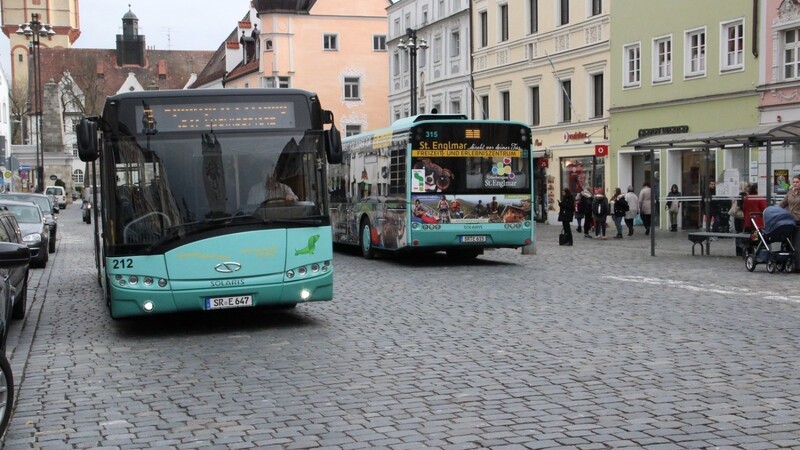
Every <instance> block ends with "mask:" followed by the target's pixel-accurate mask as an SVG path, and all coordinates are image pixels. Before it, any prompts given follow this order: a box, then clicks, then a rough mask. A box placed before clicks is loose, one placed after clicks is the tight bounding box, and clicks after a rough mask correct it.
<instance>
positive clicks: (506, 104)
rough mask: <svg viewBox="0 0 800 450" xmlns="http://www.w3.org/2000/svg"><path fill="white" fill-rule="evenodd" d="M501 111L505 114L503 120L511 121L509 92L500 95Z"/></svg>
mask: <svg viewBox="0 0 800 450" xmlns="http://www.w3.org/2000/svg"><path fill="white" fill-rule="evenodd" d="M500 111H502V112H503V120H511V93H510V92H508V91H503V92H501V93H500Z"/></svg>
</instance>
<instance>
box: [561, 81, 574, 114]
mask: <svg viewBox="0 0 800 450" xmlns="http://www.w3.org/2000/svg"><path fill="white" fill-rule="evenodd" d="M559 106H561V122H564V123H566V122H572V80H562V81H561V104H560V105H559Z"/></svg>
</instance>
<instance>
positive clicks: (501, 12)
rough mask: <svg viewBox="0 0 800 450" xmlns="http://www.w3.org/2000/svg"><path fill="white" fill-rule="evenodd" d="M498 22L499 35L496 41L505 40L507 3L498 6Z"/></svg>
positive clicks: (506, 35) (506, 33)
mask: <svg viewBox="0 0 800 450" xmlns="http://www.w3.org/2000/svg"><path fill="white" fill-rule="evenodd" d="M497 18H498V20H499V21H500V23H499V25H500V26H499V27H498V28H499V29H500V30H499V33H500V34H499V36H498V42H505V41H507V40H508V5H507V4H503V5H500V6H499V7H498V15H497Z"/></svg>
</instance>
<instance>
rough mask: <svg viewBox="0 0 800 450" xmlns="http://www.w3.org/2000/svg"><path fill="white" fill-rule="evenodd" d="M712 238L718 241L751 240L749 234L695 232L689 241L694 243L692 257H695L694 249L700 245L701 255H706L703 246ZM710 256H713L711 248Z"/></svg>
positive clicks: (691, 234)
mask: <svg viewBox="0 0 800 450" xmlns="http://www.w3.org/2000/svg"><path fill="white" fill-rule="evenodd" d="M712 237H715V238H718V239H735V238H741V239H750V234H749V233H720V232H717V231H693V232H691V233H689V240H690V241H692V255H694V254H695V253H694V248H695V247H696V246H697V244H700V254H701V255H705V249H704V248H703V244H705V243H706V242H708V241H709V240H710V239H711V238H712ZM708 254H709V255H710V254H711V247H710V246H709V247H708Z"/></svg>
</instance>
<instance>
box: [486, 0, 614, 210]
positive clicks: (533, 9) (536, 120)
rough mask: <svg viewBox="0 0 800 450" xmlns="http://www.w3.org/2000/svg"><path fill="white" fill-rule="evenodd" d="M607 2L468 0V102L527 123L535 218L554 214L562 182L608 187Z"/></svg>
mask: <svg viewBox="0 0 800 450" xmlns="http://www.w3.org/2000/svg"><path fill="white" fill-rule="evenodd" d="M610 4H611V2H610V1H603V0H585V1H581V2H576V1H568V0H558V1H540V0H518V1H513V2H509V1H497V0H475V1H473V4H472V11H473V13H472V70H473V80H474V81H473V82H474V90H475V95H474V98H475V105H474V106H473V110H474V111H475V116H476V117H481V114H482V115H483V117H486V118H489V119H507V120H515V121H520V122H524V123H527V124H529V125H530V126H531V127H532V128H533V137H534V158H535V159H534V162H535V165H536V167H537V170H538V171H537V173H536V175H535V176H536V178H537V184H536V187H535V189H536V199H535V207H536V219H537V220H546V219H547V216H551V219H552V220H555V216H556V215H557V202H556V200H557V199H558V197H559V196H560V191H561V190H562V189H563V188H564V187H569V188H570V189H571V190H572V191H573V192H575V191H580V190H582V189H583V188H584V187H588V186H590V185H600V186H604V188H605V192H606V194H607V195H608V194H610V193H612V192H613V188H614V187H616V186H605V184H606V180H608V179H609V176H608V170H609V165H608V164H605V162H606V158H607V154H608V150H607V149H608V136H609V133H608V126H607V125H608V113H607V110H608V96H609V87H608V86H609V84H608V83H609V79H610V75H609V74H610V71H611V67H610V66H609V59H610V53H609V25H610V17H609V13H610ZM596 151H597V152H598V154H599V155H601V156H597V157H596V156H595V152H596ZM545 209H546V210H547V212H544V211H543V210H545Z"/></svg>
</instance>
